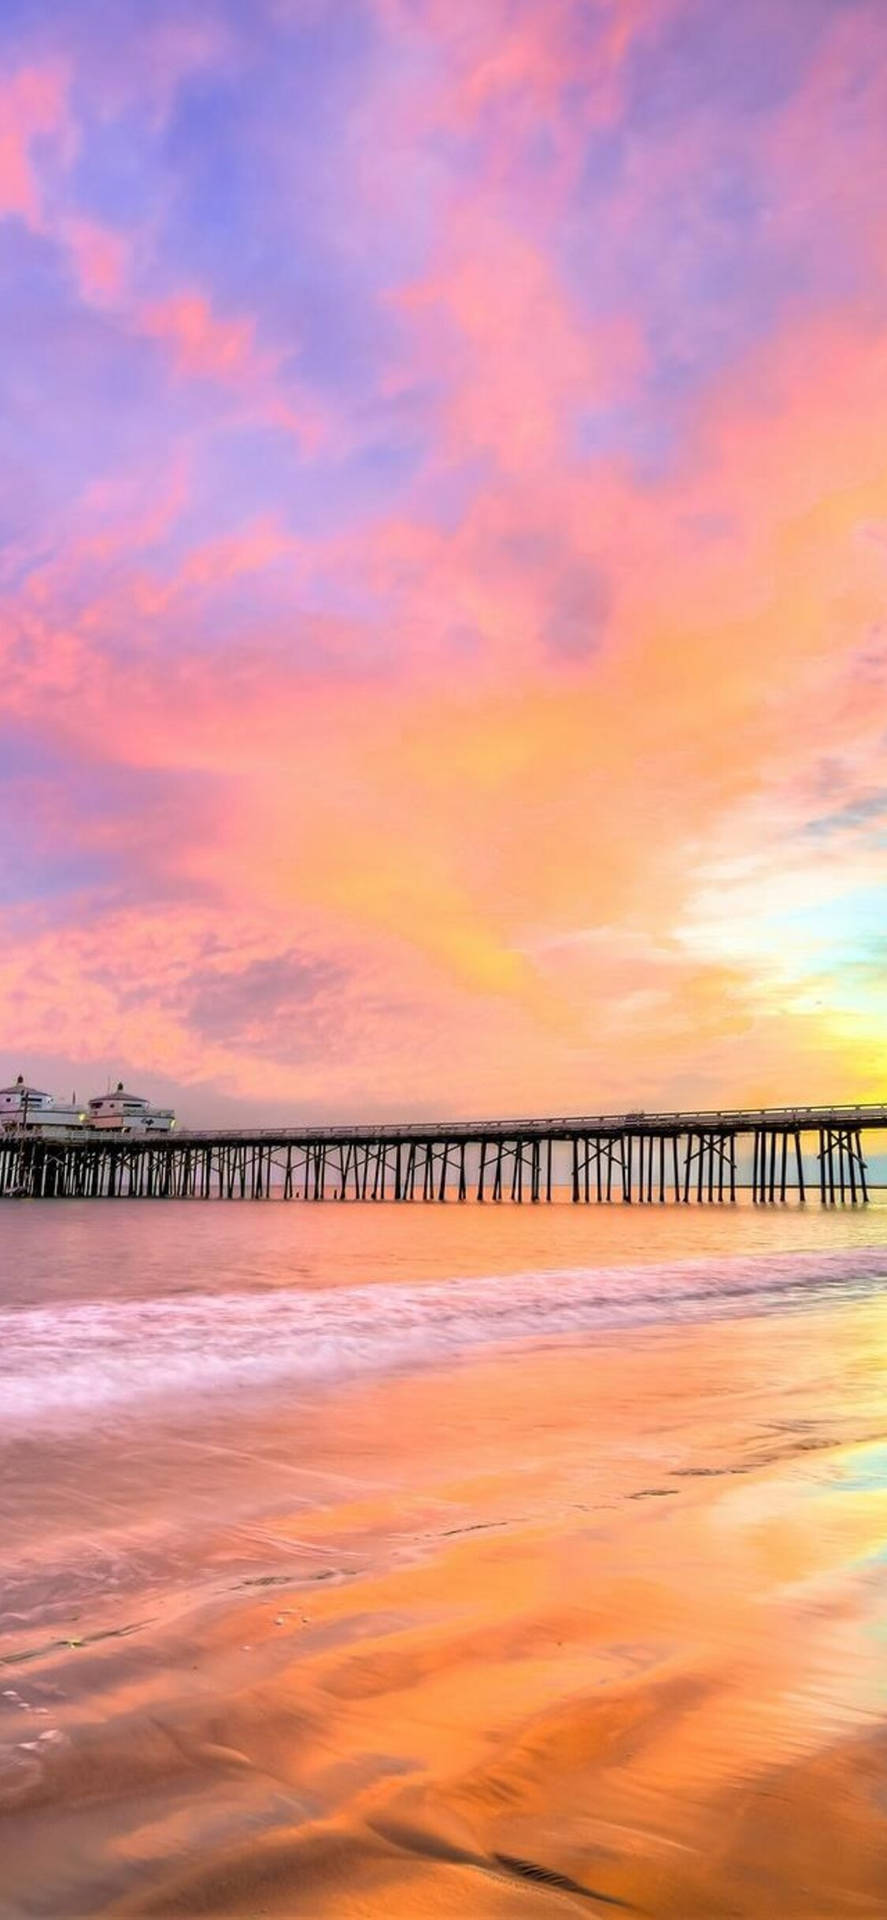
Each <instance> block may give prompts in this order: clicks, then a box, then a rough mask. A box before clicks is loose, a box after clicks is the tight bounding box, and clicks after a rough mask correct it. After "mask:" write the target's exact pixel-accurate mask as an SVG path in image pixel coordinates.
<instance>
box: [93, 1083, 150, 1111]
mask: <svg viewBox="0 0 887 1920" xmlns="http://www.w3.org/2000/svg"><path fill="white" fill-rule="evenodd" d="M104 1100H137V1101H138V1103H139V1105H140V1106H142V1107H147V1106H149V1105H150V1101H148V1100H146V1099H145V1096H144V1094H142V1093H130V1092H129V1090H128V1088H126V1087H125V1086H124V1084H123V1081H122V1080H118V1082H117V1085H116V1087H115V1088H114V1091H113V1093H94V1094H93V1096H92V1099H91V1100H90V1102H89V1104H90V1106H91V1107H97V1106H100V1105H101V1103H102V1101H104Z"/></svg>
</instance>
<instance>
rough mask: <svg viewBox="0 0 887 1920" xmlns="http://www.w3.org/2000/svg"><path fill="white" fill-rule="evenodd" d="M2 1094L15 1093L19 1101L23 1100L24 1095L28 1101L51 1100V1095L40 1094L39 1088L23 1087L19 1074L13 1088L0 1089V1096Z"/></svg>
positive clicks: (23, 1083)
mask: <svg viewBox="0 0 887 1920" xmlns="http://www.w3.org/2000/svg"><path fill="white" fill-rule="evenodd" d="M2 1093H17V1094H18V1096H19V1099H21V1100H24V1098H25V1095H26V1094H27V1096H28V1099H29V1100H51V1099H52V1094H51V1093H41V1091H40V1088H39V1087H27V1086H26V1085H25V1082H24V1080H23V1079H22V1076H21V1074H19V1075H18V1076H17V1078H16V1082H15V1085H14V1086H12V1087H0V1094H2Z"/></svg>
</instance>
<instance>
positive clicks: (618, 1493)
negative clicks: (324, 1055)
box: [0, 1227, 887, 1920]
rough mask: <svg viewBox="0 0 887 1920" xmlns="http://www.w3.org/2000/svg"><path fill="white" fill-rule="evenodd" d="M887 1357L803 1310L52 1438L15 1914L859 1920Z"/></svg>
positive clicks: (866, 1307) (865, 1909) (869, 1339)
mask: <svg viewBox="0 0 887 1920" xmlns="http://www.w3.org/2000/svg"><path fill="white" fill-rule="evenodd" d="M508 1231H509V1232H514V1231H516V1229H514V1228H513V1227H509V1229H508ZM868 1237H869V1238H871V1234H870V1233H869V1235H868ZM506 1251H507V1250H506ZM355 1257H356V1256H355ZM448 1257H450V1258H451V1257H452V1249H449V1252H448ZM885 1265H887V1261H885ZM885 1356H887V1298H885V1296H884V1295H883V1293H882V1292H881V1291H880V1289H879V1288H878V1287H874V1286H872V1287H871V1288H870V1289H869V1291H868V1292H867V1293H866V1295H865V1297H861V1298H851V1299H846V1298H843V1297H841V1296H840V1295H838V1297H836V1298H834V1299H824V1298H823V1297H822V1295H821V1293H820V1294H819V1295H816V1293H815V1290H814V1297H813V1298H812V1299H811V1303H810V1305H809V1307H807V1308H804V1307H801V1308H798V1307H796V1306H793V1307H792V1310H791V1311H783V1312H774V1311H772V1310H770V1311H767V1312H761V1313H758V1312H753V1311H752V1312H749V1311H744V1312H742V1313H740V1314H738V1315H736V1316H735V1317H730V1316H722V1317H718V1318H716V1319H711V1318H700V1319H696V1320H691V1321H689V1322H688V1323H686V1324H680V1325H675V1324H672V1323H671V1322H670V1321H669V1320H668V1319H660V1320H659V1321H658V1323H655V1324H646V1325H634V1326H632V1327H630V1328H625V1327H609V1328H604V1327H602V1328H600V1329H599V1330H598V1331H597V1332H596V1333H595V1335H594V1338H593V1339H592V1338H588V1337H583V1338H581V1339H580V1338H578V1337H574V1338H572V1339H570V1340H566V1339H565V1338H564V1337H563V1335H560V1336H558V1337H555V1338H553V1339H551V1340H548V1341H546V1342H544V1343H542V1344H539V1343H538V1342H537V1343H536V1344H534V1345H533V1346H530V1345H529V1344H527V1343H524V1344H520V1343H512V1344H511V1345H510V1346H509V1347H508V1348H507V1350H500V1349H498V1348H493V1349H492V1350H486V1349H484V1350H482V1351H474V1352H470V1353H466V1354H463V1355H461V1356H460V1357H458V1358H455V1359H454V1358H452V1357H450V1358H448V1360H447V1361H446V1362H445V1363H443V1364H436V1365H428V1364H426V1365H424V1366H422V1367H420V1368H411V1369H406V1370H405V1369H400V1370H398V1371H396V1372H394V1373H391V1372H382V1373H374V1374H372V1375H370V1376H365V1377H360V1378H352V1379H350V1380H349V1381H348V1382H347V1383H344V1384H343V1383H341V1382H335V1381H327V1382H325V1383H324V1385H323V1386H322V1387H317V1388H316V1389H314V1390H313V1391H312V1392H307V1391H305V1389H304V1388H301V1389H300V1390H299V1391H298V1392H296V1393H294V1392H292V1391H290V1390H288V1389H287V1387H286V1385H285V1383H279V1384H278V1385H277V1387H276V1388H275V1390H274V1391H273V1393H272V1392H271V1391H270V1390H268V1391H266V1392H264V1393H263V1394H260V1395H259V1394H256V1393H255V1392H253V1393H251V1394H250V1395H249V1396H246V1397H243V1396H241V1398H240V1400H239V1402H238V1403H237V1404H236V1405H235V1406H232V1405H231V1404H230V1403H229V1404H219V1402H218V1401H213V1402H210V1403H208V1404H207V1406H206V1407H204V1408H203V1409H202V1410H201V1412H200V1417H199V1419H197V1418H195V1419H194V1420H193V1421H192V1422H191V1423H190V1424H189V1423H188V1422H183V1421H182V1420H181V1419H179V1420H178V1421H177V1420H175V1419H174V1418H161V1417H160V1414H159V1411H158V1408H157V1407H156V1406H152V1407H151V1408H150V1410H149V1409H147V1408H146V1409H143V1410H142V1412H141V1413H140V1414H138V1415H137V1416H136V1417H133V1414H132V1410H131V1409H130V1411H129V1414H128V1417H127V1423H126V1425H127V1439H126V1442H125V1444H122V1442H121V1431H122V1426H121V1420H120V1417H119V1415H118V1414H117V1413H116V1412H115V1415H114V1418H113V1419H109V1418H106V1419H105V1420H104V1421H102V1420H99V1421H93V1422H91V1423H89V1424H88V1425H87V1426H83V1425H81V1427H80V1428H79V1429H78V1430H77V1431H76V1433H75V1432H74V1431H73V1430H65V1429H64V1428H62V1427H60V1428H59V1429H58V1430H57V1432H56V1434H55V1437H54V1438H50V1437H47V1436H44V1437H43V1439H42V1441H41V1445H40V1457H39V1471H40V1476H41V1485H42V1489H43V1490H42V1493H37V1492H35V1495H34V1498H35V1502H37V1503H39V1501H40V1500H42V1501H43V1502H44V1503H45V1512H46V1515H47V1522H46V1531H45V1534H44V1537H43V1539H42V1540H41V1538H40V1537H39V1536H38V1535H34V1537H33V1538H32V1539H31V1541H30V1545H29V1546H28V1547H27V1548H26V1547H25V1546H24V1545H23V1544H22V1543H23V1540H24V1529H25V1526H26V1514H25V1512H24V1508H23V1507H18V1508H16V1509H15V1512H13V1511H12V1506H13V1503H12V1502H10V1503H9V1512H10V1515H11V1521H12V1525H11V1532H12V1536H13V1540H14V1542H17V1545H16V1550H15V1556H14V1558H15V1561H16V1564H17V1567H18V1585H16V1584H15V1582H13V1581H10V1580H9V1579H6V1580H5V1581H4V1595H5V1612H4V1619H3V1635H2V1641H0V1654H2V1660H3V1666H2V1669H0V1727H2V1733H3V1740H4V1745H3V1748H2V1759H0V1857H2V1863H3V1873H2V1886H3V1894H2V1901H3V1904H2V1908H0V1910H2V1911H3V1913H4V1914H8V1915H10V1916H13V1915H14V1916H22V1920H24V1917H25V1916H48V1915H52V1916H59V1917H62V1916H64V1920H68V1916H70V1920H74V1917H75V1916H77V1920H80V1917H81V1916H87V1915H89V1916H98V1915H108V1916H111V1915H115V1916H116V1915H120V1916H123V1915H154V1916H167V1915H168V1916H170V1917H171V1916H174V1915H175V1916H189V1915H192V1914H194V1915H197V1914H217V1915H223V1914H224V1915H229V1916H238V1920H246V1916H251V1917H252V1916H256V1915H263V1914H269V1915H305V1916H310V1917H311V1920H314V1917H315V1916H316V1917H317V1920H321V1916H327V1915H329V1916H336V1917H337V1920H351V1917H352V1916H354V1917H355V1920H356V1917H357V1916H367V1915H380V1916H381V1915H385V1916H394V1915H396V1916H403V1917H404V1920H414V1916H419V1915H425V1914H429V1915H454V1916H455V1915H460V1916H465V1915H471V1916H478V1920H480V1917H481V1916H483V1917H484V1920H485V1917H486V1916H500V1915H503V1916H504V1915H509V1916H510V1915H522V1914H526V1915H527V1916H531V1915H536V1914H538V1915H540V1916H542V1915H551V1916H554V1915H556V1914H558V1913H561V1912H563V1913H568V1912H570V1911H577V1912H578V1911H586V1912H601V1913H604V1912H607V1911H613V1912H620V1911H622V1912H627V1913H638V1914H645V1915H660V1916H674V1920H689V1916H699V1920H715V1917H716V1916H722V1915H723V1916H725V1920H726V1916H728V1915H730V1916H743V1917H744V1916H748V1920H752V1917H754V1920H760V1917H761V1916H763V1915H767V1916H771V1915H772V1916H774V1920H775V1916H777V1915H778V1916H780V1920H830V1917H831V1916H849V1915H857V1914H871V1915H876V1914H878V1915H880V1914H882V1913H883V1911H884V1907H885V1900H887V1828H885V1818H884V1806H885V1801H884V1796H885V1788H887V1733H885V1726H884V1710H885V1701H884V1693H885V1679H887V1660H885V1633H887V1577H885V1566H887V1557H885V1542H887V1420H885V1417H884V1411H883V1409H884V1369H885ZM6 1458H7V1463H8V1475H7V1480H6V1485H7V1487H11V1485H12V1481H11V1479H10V1477H9V1476H10V1475H11V1476H14V1477H15V1479H16V1484H17V1485H18V1486H19V1488H20V1487H21V1484H22V1474H23V1473H26V1472H27V1471H28V1470H29V1463H30V1471H31V1472H32V1473H33V1471H34V1470H35V1467H36V1465H37V1447H36V1442H35V1437H34V1435H33V1434H30V1435H28V1434H26V1433H23V1432H19V1433H17V1434H15V1435H13V1436H11V1437H10V1441H9V1445H8V1447H7V1449H6ZM136 1480H137V1481H138V1495H137V1497H136V1494H135V1492H134V1487H135V1483H136ZM90 1503H92V1509H91V1504H90ZM50 1515H51V1517H50ZM50 1546H51V1551H50ZM8 1565H9V1551H8V1537H7V1552H6V1553H5V1554H4V1567H5V1569H6V1568H7V1567H8ZM78 1579H79V1585H78Z"/></svg>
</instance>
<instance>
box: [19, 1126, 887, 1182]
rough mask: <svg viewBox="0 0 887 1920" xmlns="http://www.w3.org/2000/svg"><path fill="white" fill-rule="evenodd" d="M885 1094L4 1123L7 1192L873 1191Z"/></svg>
mask: <svg viewBox="0 0 887 1920" xmlns="http://www.w3.org/2000/svg"><path fill="white" fill-rule="evenodd" d="M872 1132H875V1133H877V1132H887V1106H848V1107H777V1108H769V1109H760V1110H758V1111H751V1110H749V1111H737V1112H718V1113H658V1114H646V1113H643V1114H642V1113H629V1114H622V1115H613V1114H609V1115H608V1114H600V1115H597V1116H595V1117H589V1116H585V1117H582V1118H579V1117H574V1118H566V1119H547V1120H539V1119H533V1120H485V1121H465V1122H457V1121H445V1122H442V1123H440V1124H438V1125H435V1126H430V1125H427V1124H425V1125H423V1124H421V1123H418V1124H415V1125H409V1126H402V1127H398V1126H377V1127H372V1126H366V1127H303V1128H295V1127H294V1128H284V1129H282V1130H278V1131H266V1130H260V1131H252V1132H241V1133H237V1132H221V1131H204V1132H176V1133H170V1134H164V1135H160V1134H156V1133H152V1134H146V1133H142V1134H139V1133H128V1134H114V1133H108V1132H93V1131H90V1130H89V1129H87V1128H83V1129H81V1130H78V1131H76V1132H74V1131H63V1130H62V1129H59V1130H57V1131H53V1130H50V1129H48V1128H40V1129H37V1128H34V1129H33V1130H32V1129H30V1128H27V1127H25V1128H21V1127H17V1128H15V1129H13V1130H11V1131H7V1132H5V1133H2V1134H0V1198H27V1199H47V1200H48V1199H53V1200H57V1199H79V1200H99V1199H104V1200H115V1199H139V1200H142V1199H150V1200H161V1199H167V1200H168V1199H179V1200H185V1199H188V1200H268V1199H271V1198H272V1197H273V1198H275V1199H276V1198H279V1199H282V1200H308V1201H312V1202H316V1201H320V1200H336V1201H339V1202H346V1201H369V1202H372V1201H376V1202H379V1201H383V1200H394V1201H399V1202H415V1201H425V1202H430V1201H436V1202H442V1201H447V1200H455V1201H466V1200H469V1199H470V1200H476V1201H490V1202H493V1203H497V1202H501V1201H506V1200H507V1201H513V1202H515V1203H516V1204H518V1205H520V1204H522V1203H524V1202H528V1203H530V1204H531V1205H539V1204H540V1203H549V1202H551V1201H554V1200H561V1199H566V1200H569V1201H572V1203H573V1204H574V1205H589V1204H591V1203H594V1204H595V1205H603V1204H605V1203H608V1202H615V1201H618V1202H620V1203H622V1204H624V1205H628V1204H631V1203H634V1204H638V1205H644V1206H649V1205H653V1204H665V1203H666V1202H672V1203H674V1202H680V1203H681V1204H684V1205H689V1204H691V1203H696V1204H702V1203H707V1204H708V1203H717V1204H719V1205H723V1204H725V1203H731V1202H735V1201H736V1198H737V1193H738V1191H740V1190H741V1189H748V1190H749V1191H750V1193H751V1197H752V1199H753V1200H754V1202H755V1203H756V1204H758V1205H764V1204H773V1203H781V1204H784V1203H785V1202H786V1201H788V1200H789V1199H793V1200H798V1201H801V1202H804V1201H807V1200H809V1199H811V1198H816V1199H818V1200H819V1201H820V1202H821V1203H822V1204H823V1205H824V1206H835V1205H848V1204H849V1205H853V1206H855V1205H859V1204H861V1203H863V1202H865V1201H866V1200H867V1199H868V1194H869V1181H868V1176H867V1169H866V1161H865V1159H864V1156H863V1148H862V1136H863V1133H869V1134H870V1133H872Z"/></svg>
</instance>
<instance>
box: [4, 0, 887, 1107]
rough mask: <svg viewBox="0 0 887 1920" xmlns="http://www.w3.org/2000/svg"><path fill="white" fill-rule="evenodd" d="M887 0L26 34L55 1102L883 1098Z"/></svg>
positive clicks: (230, 15) (31, 969)
mask: <svg viewBox="0 0 887 1920" xmlns="http://www.w3.org/2000/svg"><path fill="white" fill-rule="evenodd" d="M885 163H887V7H885V6H884V5H883V0H874V3H873V4H869V3H868V0H743V4H742V5H741V6H725V5H723V4H722V0H483V4H482V5H480V4H478V0H200V3H198V0H151V3H150V4H146V0H115V5H114V6H113V7H108V6H107V4H106V0H101V4H100V0H66V3H65V4H64V5H59V6H55V7H47V6H46V5H45V4H44V0H5V4H4V6H3V8H2V12H0V278H2V285H3V290H4V292H3V299H2V302H0V434H2V459H0V530H2V537H0V651H2V667H0V707H2V711H0V781H2V800H0V823H2V824H0V842H2V848H0V852H2V858H0V887H2V896H3V900H2V910H3V939H2V944H0V1073H2V1074H3V1075H5V1076H12V1075H14V1074H15V1073H16V1072H19V1071H22V1072H24V1073H25V1074H26V1076H28V1077H30V1078H31V1079H32V1080H35V1081H36V1082H37V1083H38V1084H40V1085H48V1086H50V1087H51V1088H52V1089H53V1090H55V1091H56V1092H58V1093H60V1094H64V1095H65V1096H66V1097H67V1096H68V1094H69V1093H70V1092H71V1091H72V1090H73V1089H76V1091H77V1093H78V1095H79V1096H80V1097H81V1098H82V1097H85V1096H86V1095H88V1094H90V1093H92V1092H94V1091H97V1090H100V1089H102V1088H104V1087H105V1086H106V1085H107V1083H108V1078H109V1076H110V1077H111V1078H112V1079H113V1080H114V1081H116V1080H117V1079H118V1078H123V1079H124V1080H125V1081H126V1082H127V1083H128V1084H131V1085H132V1086H134V1088H135V1090H136V1091H139V1092H147V1093H148V1094H150V1095H152V1096H154V1097H163V1098H164V1099H169V1100H172V1101H174V1103H175V1105H176V1108H177V1111H178V1113H179V1114H180V1116H181V1117H182V1118H183V1119H185V1120H190V1121H192V1122H203V1123H206V1122H213V1121H217V1122H220V1123H223V1124H231V1123H232V1122H234V1121H236V1119H237V1118H238V1117H242V1118H243V1119H244V1120H257V1119H261V1118H266V1119H268V1120H269V1122H278V1121H282V1120H284V1119H289V1120H291V1121H292V1122H294V1123H295V1122H297V1121H299V1120H301V1119H306V1120H311V1119H317V1120H323V1119H342V1120H351V1119H353V1120H358V1119H361V1118H374V1117H388V1118H393V1117H397V1116H402V1117H404V1118H410V1117H417V1116H428V1117H434V1116H437V1115H439V1116H440V1117H446V1116H454V1115H464V1116H475V1117H483V1116H485V1115H487V1114H490V1115H492V1114H503V1115H508V1114H529V1113H538V1114H561V1113H570V1112H578V1113H582V1112H589V1113H593V1112H600V1111H606V1110H614V1111H619V1110H623V1109H624V1108H626V1107H630V1108H638V1107H643V1108H646V1109H648V1110H652V1109H654V1108H656V1107H660V1108H672V1107H681V1106H687V1105H695V1104H702V1105H705V1106H713V1107H725V1106H731V1105H741V1104H745V1103H754V1104H767V1103H773V1104H782V1103H793V1102H804V1103H806V1102H815V1101H819V1100H830V1101H840V1100H851V1099H857V1098H870V1099H883V1098H885V1097H887V990H885V978H887V974H885V957H887V924H885V921H887V916H885V846H887V753H885V743H887V600H885V586H887V219H885V215H884V208H883V182H884V176H885Z"/></svg>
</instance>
